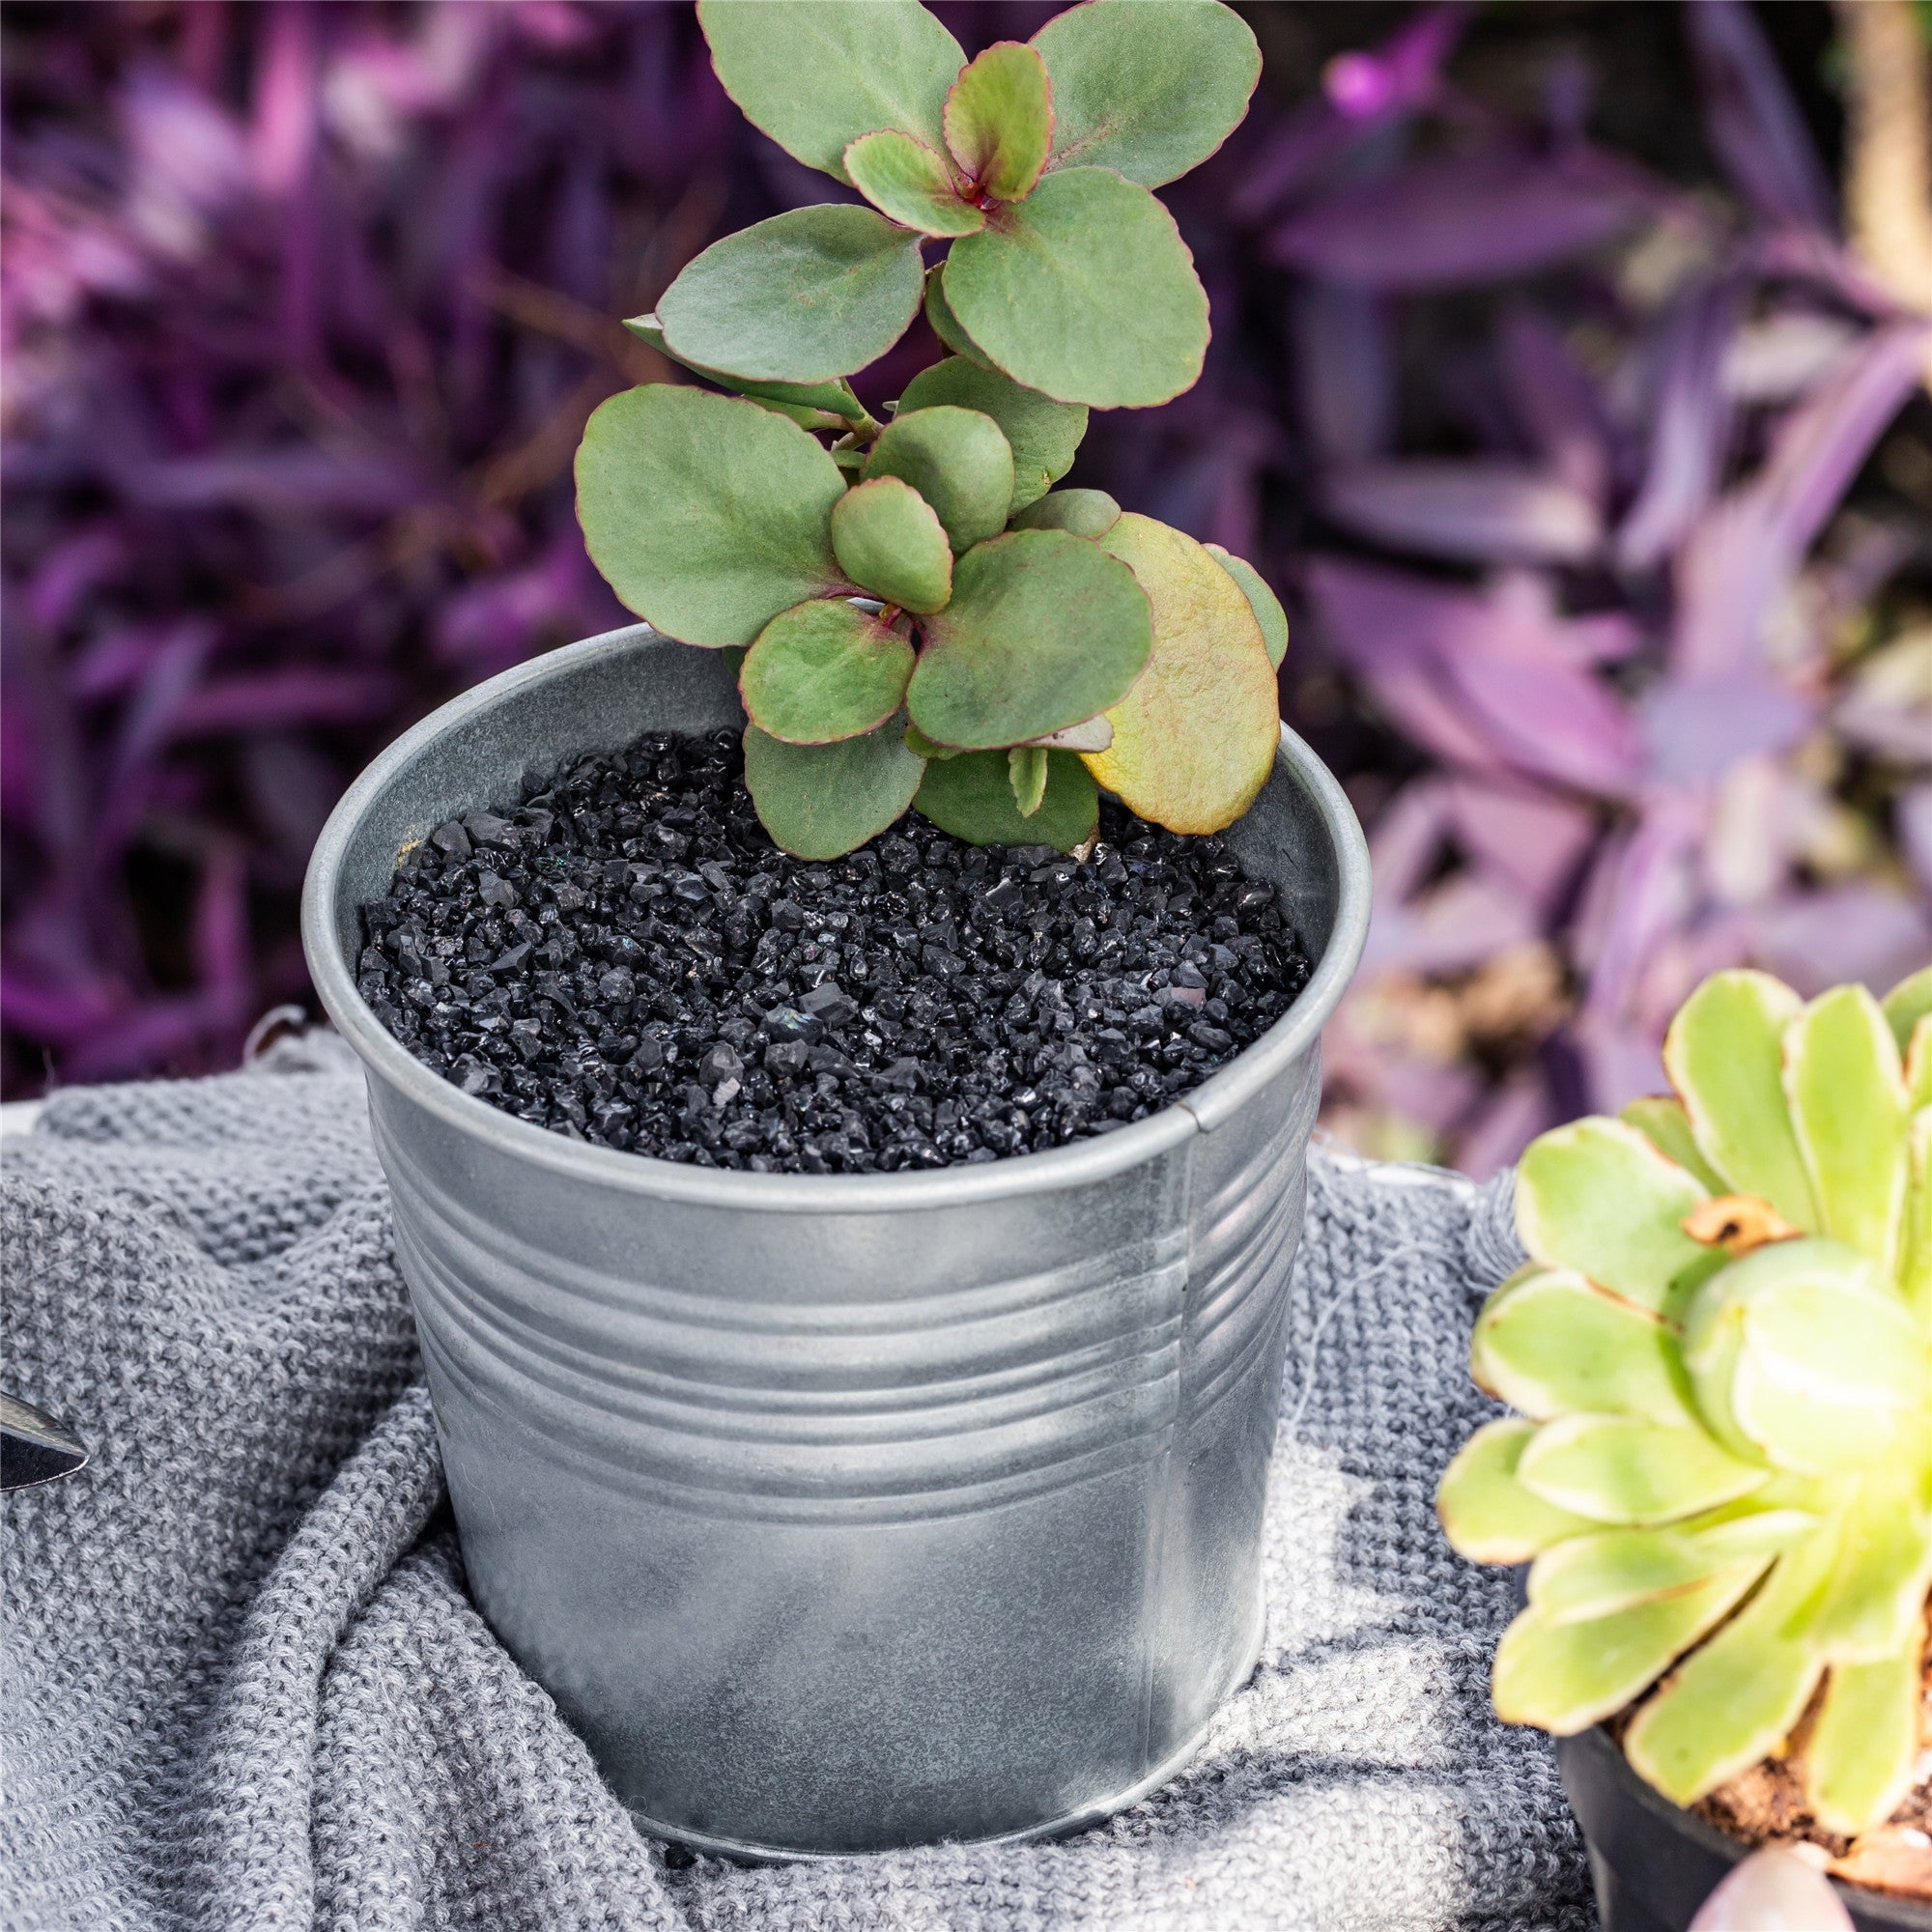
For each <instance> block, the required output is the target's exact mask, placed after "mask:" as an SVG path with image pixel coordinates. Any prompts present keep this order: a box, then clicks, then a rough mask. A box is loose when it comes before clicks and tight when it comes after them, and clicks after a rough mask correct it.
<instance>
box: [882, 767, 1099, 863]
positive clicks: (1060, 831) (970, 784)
mask: <svg viewBox="0 0 1932 1932" xmlns="http://www.w3.org/2000/svg"><path fill="white" fill-rule="evenodd" d="M1045 755H1046V784H1045V788H1044V790H1043V792H1042V793H1041V797H1040V805H1039V810H1037V811H1036V812H1035V813H1034V814H1033V816H1032V817H1031V818H1022V817H1021V816H1020V812H1019V807H1018V806H1017V805H1016V804H1015V803H1014V801H1013V788H1012V784H1011V782H1010V777H1009V766H1008V762H1007V754H1006V753H1004V752H955V753H947V754H946V755H945V756H944V757H943V758H935V759H934V760H933V762H932V763H931V764H929V765H927V766H926V768H925V781H924V783H923V784H922V785H921V786H920V788H919V796H918V797H917V798H916V799H914V800H913V806H914V808H915V810H918V811H920V812H921V813H923V815H924V816H925V817H927V818H929V819H931V820H932V822H933V824H935V825H936V826H938V827H939V829H940V830H941V831H942V832H950V833H952V836H953V838H963V839H965V840H966V842H967V843H968V844H969V845H1052V846H1054V847H1056V848H1057V849H1058V850H1060V851H1062V852H1071V851H1074V850H1076V849H1077V848H1078V847H1080V846H1082V845H1084V844H1086V842H1087V841H1088V839H1090V838H1093V836H1094V830H1095V828H1096V827H1097V825H1098V823H1099V810H1100V804H1099V798H1100V795H1099V792H1098V790H1097V789H1096V788H1095V786H1094V781H1093V778H1092V777H1091V776H1090V774H1089V773H1088V770H1087V767H1086V766H1085V765H1083V764H1082V763H1081V762H1080V760H1079V759H1078V758H1076V757H1074V756H1073V755H1072V753H1068V752H1049V753H1046V754H1045Z"/></svg>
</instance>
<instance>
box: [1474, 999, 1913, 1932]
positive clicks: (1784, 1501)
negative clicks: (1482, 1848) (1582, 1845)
mask: <svg viewBox="0 0 1932 1932" xmlns="http://www.w3.org/2000/svg"><path fill="white" fill-rule="evenodd" d="M1664 1065H1665V1067H1666V1069H1667V1071H1668V1074H1669V1077H1670V1081H1671V1084H1672V1087H1673V1089H1674V1090H1675V1091H1674V1094H1671V1095H1669V1096H1666V1097H1660V1098H1654V1099H1645V1100H1639V1101H1636V1102H1634V1103H1633V1104H1632V1105H1631V1106H1630V1107H1628V1108H1626V1109H1625V1110H1624V1113H1623V1115H1622V1116H1621V1117H1620V1118H1618V1119H1614V1120H1611V1119H1603V1118H1591V1119H1587V1120H1582V1121H1577V1122H1574V1123H1572V1124H1571V1125H1568V1126H1565V1127H1561V1128H1558V1129H1556V1130H1555V1131H1553V1132H1550V1133H1547V1134H1545V1135H1543V1136H1542V1137H1541V1138H1540V1139H1539V1140H1537V1141H1536V1142H1534V1143H1533V1144H1532V1145H1531V1146H1530V1148H1529V1149H1528V1150H1527V1151H1526V1152H1525V1153H1524V1155H1523V1157H1522V1161H1521V1165H1520V1169H1519V1172H1518V1178H1517V1225H1518V1230H1519V1233H1520V1236H1521V1239H1522V1243H1523V1245H1524V1247H1525V1248H1526V1249H1527V1250H1528V1253H1529V1256H1530V1260H1529V1263H1528V1264H1527V1265H1525V1266H1524V1267H1522V1268H1520V1270H1519V1271H1518V1272H1517V1273H1515V1274H1514V1275H1512V1276H1511V1277H1510V1278H1509V1279H1508V1280H1507V1281H1505V1282H1504V1283H1503V1284H1502V1285H1501V1286H1500V1287H1499V1288H1497V1289H1496V1290H1495V1292H1494V1293H1492V1295H1491V1296H1490V1298H1489V1300H1488V1302H1487V1303H1486V1304H1485V1306H1484V1308H1483V1310H1482V1312H1481V1314H1480V1316H1479V1317H1478V1319H1477V1321H1476V1326H1475V1334H1474V1340H1473V1343H1472V1347H1471V1353H1470V1364H1471V1371H1472V1373H1473V1375H1474V1377H1475V1379H1476V1380H1477V1382H1478V1383H1479V1384H1480V1385H1481V1386H1482V1387H1483V1388H1484V1389H1486V1390H1487V1391H1488V1392H1489V1393H1491V1394H1492V1395H1493V1396H1495V1397H1496V1398H1498V1399H1499V1400H1500V1401H1502V1402H1505V1403H1507V1404H1508V1405H1509V1406H1511V1407H1512V1408H1513V1409H1515V1410H1517V1411H1518V1413H1517V1414H1515V1415H1511V1416H1508V1417H1505V1418H1502V1419H1499V1420H1496V1421H1493V1422H1491V1423H1489V1424H1487V1425H1485V1426H1484V1427H1483V1428H1482V1429H1481V1430H1479V1431H1478V1432H1477V1433H1476V1435H1474V1436H1473V1437H1472V1438H1471V1439H1470V1440H1469V1442H1468V1443H1467V1444H1466V1445H1465V1446H1464V1447H1463V1450H1462V1452H1461V1453H1460V1454H1459V1455H1458V1456H1457V1458H1456V1459H1455V1461H1454V1462H1453V1463H1451V1464H1450V1466H1449V1469H1448V1471H1447V1472H1446V1474H1445V1475H1444V1477H1443V1479H1442V1484H1441V1489H1440V1492H1439V1494H1438V1497H1437V1502H1438V1507H1439V1510H1440V1514H1441V1519H1442V1522H1443V1525H1444V1527H1445V1529H1446V1531H1447V1533H1448V1536H1449V1540H1450V1542H1451V1543H1452V1544H1453V1545H1454V1546H1455V1547H1456V1548H1457V1549H1458V1550H1460V1551H1461V1552H1462V1553H1463V1555H1465V1556H1468V1557H1471V1558H1473V1559H1475V1560H1476V1561H1479V1562H1484V1563H1498V1564H1527V1565H1528V1566H1529V1569H1528V1575H1527V1605H1526V1607H1525V1608H1524V1609H1523V1610H1522V1612H1521V1614H1520V1616H1518V1618H1517V1619H1516V1621H1515V1622H1514V1623H1513V1624H1512V1625H1511V1627H1510V1629H1509V1630H1508V1631H1507V1633H1506V1634H1504V1636H1503V1638H1502V1641H1501V1642H1500V1644H1499V1645H1498V1647H1497V1651H1496V1658H1495V1667H1494V1677H1493V1686H1492V1689H1493V1696H1494V1702H1495V1708H1496V1711H1497V1713H1498V1714H1499V1715H1500V1716H1501V1717H1502V1718H1504V1719H1507V1720H1509V1721H1511V1722H1516V1723H1523V1724H1533V1725H1536V1726H1539V1727H1540V1728H1542V1729H1544V1730H1546V1731H1549V1732H1551V1733H1553V1734H1555V1735H1556V1736H1558V1737H1559V1738H1573V1737H1577V1735H1578V1734H1580V1733H1585V1732H1588V1731H1590V1730H1591V1729H1592V1727H1594V1726H1597V1725H1601V1724H1608V1725H1609V1726H1611V1728H1612V1730H1613V1731H1614V1733H1615V1734H1616V1736H1617V1737H1618V1738H1619V1740H1620V1742H1621V1746H1622V1750H1623V1753H1624V1757H1625V1759H1626V1760H1627V1762H1628V1765H1629V1767H1630V1769H1631V1770H1633V1771H1634V1772H1635V1774H1636V1775H1637V1776H1638V1777H1639V1778H1641V1779H1642V1780H1643V1781H1644V1783H1645V1784H1646V1785H1648V1786H1649V1787H1651V1788H1652V1789H1653V1790H1654V1791H1655V1792H1657V1793H1659V1794H1661V1795H1662V1797H1663V1798H1664V1799H1666V1800H1668V1801H1669V1803H1670V1804H1674V1805H1677V1806H1683V1807H1689V1806H1693V1805H1694V1806H1698V1807H1699V1809H1700V1810H1701V1812H1702V1813H1703V1815H1704V1817H1705V1818H1707V1819H1710V1820H1713V1821H1715V1822H1717V1823H1719V1824H1720V1825H1722V1826H1723V1827H1724V1828H1726V1829H1727V1830H1728V1831H1730V1832H1732V1833H1736V1834H1739V1835H1740V1836H1742V1837H1745V1838H1749V1839H1762V1838H1779V1837H1788V1836H1804V1837H1809V1838H1812V1839H1814V1840H1815V1841H1816V1842H1817V1843H1818V1844H1819V1845H1820V1846H1821V1847H1823V1848H1824V1851H1825V1852H1826V1853H1827V1854H1829V1855H1830V1856H1832V1857H1833V1859H1834V1861H1835V1864H1834V1869H1835V1870H1836V1871H1837V1872H1838V1873H1839V1874H1840V1875H1842V1876H1845V1877H1848V1878H1851V1879H1855V1880H1862V1881H1864V1882H1866V1883H1868V1884H1875V1885H1879V1886H1882V1887H1886V1888H1889V1889H1893V1890H1902V1891H1906V1892H1908V1893H1916V1894H1917V1895H1918V1896H1920V1897H1923V1898H1926V1899H1928V1900H1932V1844H1928V1840H1927V1836H1926V1832H1927V1830H1928V1829H1932V1787H1929V1786H1928V1781H1927V1775H1926V1774H1927V1765H1926V1759H1925V1756H1924V1752H1925V1748H1926V1746H1927V1743H1928V1738H1927V1736H1926V1691H1927V1686H1926V1679H1925V1666H1926V1623H1925V1616H1926V1598H1927V1590H1928V1587H1932V1172H1928V1168H1929V1167H1932V968H1928V969H1927V970H1926V971H1924V972H1921V973H1919V974H1918V975H1917V976H1915V977H1914V978H1913V979H1911V980H1907V981H1906V982H1904V983H1903V984H1902V985H1900V986H1898V987H1897V988H1895V989H1894V990H1893V992H1892V993H1891V994H1890V995H1889V997H1888V998H1887V999H1886V1000H1885V1001H1884V1002H1883V1003H1881V1002H1880V1001H1879V1000H1877V999H1876V998H1874V997H1873V996H1872V995H1871V994H1870V993H1869V992H1867V991H1866V990H1865V989H1864V988H1863V987H1861V986H1856V985H1847V986H1838V987H1834V988H1833V989H1832V990H1831V991H1829V992H1827V993H1824V994H1822V995H1821V996H1819V997H1818V998H1816V999H1813V1000H1811V1001H1809V1002H1804V1001H1802V1000H1801V999H1800V998H1799V997H1798V996H1797V995H1796V994H1795V993H1793V992H1792V991H1791V990H1790V989H1789V988H1788V987H1786V986H1784V985H1783V984H1781V983H1780V982H1779V981H1777V980H1774V979H1771V978H1769V977H1768V976H1766V975H1763V974H1760V973H1754V972H1745V971H1735V972H1724V973H1719V974H1718V975H1716V976H1715V977H1713V978H1711V979H1709V980H1706V981H1704V983H1703V984H1702V985H1701V986H1699V987H1698V988H1697V990H1696V991H1695V992H1694V993H1693V994H1692V995H1691V997H1690V999H1689V1000H1688V1001H1687V1002H1686V1004H1685V1005H1684V1007H1683V1008H1682V1009H1680V1010H1679V1012H1678V1014H1677V1016H1676V1018H1675V1020H1674V1021H1673V1023H1672V1025H1671V1027H1670V1030H1669V1034H1668V1037H1667V1040H1666V1043H1665V1047H1664ZM1569 1773H1570V1767H1569V1766H1568V1765H1566V1776H1568V1775H1569ZM1572 1787H1573V1792H1574V1790H1575V1788H1576V1780H1575V1778H1574V1777H1573V1778H1572ZM1583 1808H1584V1807H1583V1806H1582V1805H1581V1804H1579V1809H1583ZM1585 1824H1586V1826H1590V1827H1592V1835H1593V1838H1595V1836H1596V1835H1597V1834H1596V1832H1595V1829H1594V1826H1593V1821H1592V1818H1591V1817H1590V1816H1589V1815H1588V1813H1587V1812H1586V1815H1585ZM1599 1850H1600V1852H1601V1851H1602V1850H1603V1847H1602V1846H1601V1845H1600V1846H1599ZM1652 1855H1653V1857H1654V1856H1655V1849H1654V1848H1653V1852H1652ZM1641 1922H1645V1923H1650V1922H1655V1921H1652V1920H1644V1921H1641ZM1913 1922H1918V1921H1917V1920H1914V1921H1913Z"/></svg>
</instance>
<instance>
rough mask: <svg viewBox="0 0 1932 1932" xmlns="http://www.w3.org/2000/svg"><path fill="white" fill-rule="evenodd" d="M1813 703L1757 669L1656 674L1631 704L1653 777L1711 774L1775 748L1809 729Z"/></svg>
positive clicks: (1684, 778)
mask: <svg viewBox="0 0 1932 1932" xmlns="http://www.w3.org/2000/svg"><path fill="white" fill-rule="evenodd" d="M1814 708H1815V707H1814V706H1812V705H1811V704H1810V703H1808V702H1806V700H1805V699H1804V698H1802V697H1800V696H1798V694H1797V693H1796V692H1793V691H1789V690H1787V689H1786V688H1785V687H1784V686H1783V685H1780V684H1776V683H1774V682H1773V681H1772V680H1771V679H1770V678H1769V677H1768V676H1766V675H1765V674H1764V672H1762V671H1760V670H1753V669H1743V670H1738V671H1732V672H1718V673H1715V674H1713V675H1710V676H1704V677H1697V676H1683V675H1678V674H1673V675H1670V676H1667V677H1664V678H1662V679H1660V680H1659V681H1658V682H1657V683H1656V684H1654V685H1652V686H1651V687H1650V689H1649V690H1648V691H1646V692H1645V693H1644V695H1643V697H1642V700H1641V702H1640V703H1639V704H1638V706H1637V716H1638V719H1639V721H1640V724H1641V726H1642V730H1643V734H1644V738H1645V740H1646V742H1647V744H1648V746H1649V750H1650V761H1649V770H1650V776H1651V777H1652V778H1653V779H1657V780H1660V781H1663V782H1666V783H1684V782H1688V781H1690V780H1693V779H1705V778H1714V777H1716V776H1717V774H1719V772H1721V771H1723V770H1724V768H1725V767H1726V766H1728V765H1733V764H1735V763H1736V762H1737V761H1738V760H1739V759H1740V758H1748V757H1752V756H1755V755H1757V754H1758V753H1765V752H1781V751H1783V750H1785V749H1786V748H1787V747H1789V746H1791V745H1795V744H1796V743H1797V742H1798V741H1799V740H1800V739H1801V738H1803V737H1804V734H1805V733H1806V732H1807V731H1808V730H1810V728H1811V725H1812V720H1813V715H1814Z"/></svg>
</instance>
